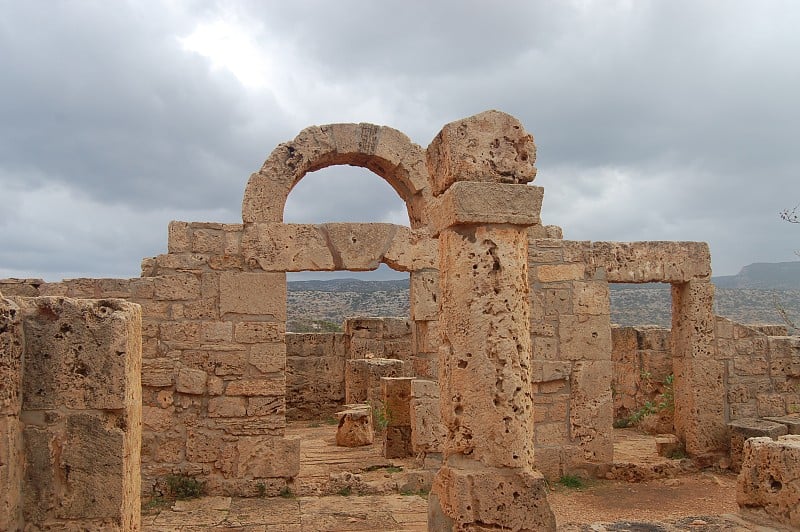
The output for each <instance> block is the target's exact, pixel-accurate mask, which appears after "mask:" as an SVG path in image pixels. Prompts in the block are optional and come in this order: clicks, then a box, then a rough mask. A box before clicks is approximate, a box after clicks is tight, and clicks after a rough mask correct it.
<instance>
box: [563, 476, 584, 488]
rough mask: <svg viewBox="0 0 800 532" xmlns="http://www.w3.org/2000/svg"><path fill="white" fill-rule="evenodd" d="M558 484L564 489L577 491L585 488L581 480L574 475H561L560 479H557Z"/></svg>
mask: <svg viewBox="0 0 800 532" xmlns="http://www.w3.org/2000/svg"><path fill="white" fill-rule="evenodd" d="M558 483H559V484H561V485H562V486H564V487H565V488H569V489H575V490H579V489H581V488H583V487H585V484H584V482H583V479H582V478H581V477H579V476H576V475H562V477H561V478H559V479H558Z"/></svg>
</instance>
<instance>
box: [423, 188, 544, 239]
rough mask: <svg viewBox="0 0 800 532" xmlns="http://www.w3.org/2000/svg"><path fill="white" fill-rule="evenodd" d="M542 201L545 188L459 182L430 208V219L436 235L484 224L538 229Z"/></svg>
mask: <svg viewBox="0 0 800 532" xmlns="http://www.w3.org/2000/svg"><path fill="white" fill-rule="evenodd" d="M543 197H544V189H543V188H542V187H534V186H527V185H506V184H502V183H476V182H474V181H459V182H458V183H454V184H453V186H451V187H450V188H449V189H448V190H447V191H446V192H445V193H444V194H442V196H441V197H440V198H438V199H437V200H435V201H434V202H433V203H432V204H431V206H430V213H429V217H430V218H431V222H432V223H433V226H434V228H435V229H436V230H437V231H441V230H443V229H446V228H448V227H452V226H456V225H465V224H481V223H507V224H513V225H522V226H531V225H537V224H539V223H540V222H541V219H540V212H541V209H542V198H543Z"/></svg>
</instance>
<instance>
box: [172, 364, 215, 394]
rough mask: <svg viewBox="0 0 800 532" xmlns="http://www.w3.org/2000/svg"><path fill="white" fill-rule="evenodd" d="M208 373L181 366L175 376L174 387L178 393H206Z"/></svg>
mask: <svg viewBox="0 0 800 532" xmlns="http://www.w3.org/2000/svg"><path fill="white" fill-rule="evenodd" d="M207 377H208V374H207V373H206V372H205V371H203V370H200V369H191V368H186V367H182V368H180V369H179V370H178V373H177V375H176V377H175V389H176V390H177V391H178V392H180V393H186V394H190V395H203V394H204V393H206V379H207Z"/></svg>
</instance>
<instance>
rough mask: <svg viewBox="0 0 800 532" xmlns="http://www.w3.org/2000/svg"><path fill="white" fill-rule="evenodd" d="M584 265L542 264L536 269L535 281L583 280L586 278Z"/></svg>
mask: <svg viewBox="0 0 800 532" xmlns="http://www.w3.org/2000/svg"><path fill="white" fill-rule="evenodd" d="M585 271H586V266H585V265H584V264H575V263H570V264H540V265H538V266H536V269H535V277H534V278H535V279H536V281H538V282H540V283H557V282H561V281H575V280H583V279H584V277H585V276H586V273H585Z"/></svg>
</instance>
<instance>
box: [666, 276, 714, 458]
mask: <svg viewBox="0 0 800 532" xmlns="http://www.w3.org/2000/svg"><path fill="white" fill-rule="evenodd" d="M671 338H672V357H673V368H674V370H675V381H674V382H675V390H674V397H675V429H676V430H677V433H678V437H679V438H681V439H682V440H683V441H684V443H685V445H686V451H687V452H688V453H689V454H690V455H691V456H693V457H703V456H704V455H711V456H713V455H714V454H716V453H720V452H722V451H724V450H725V449H726V447H727V429H726V426H725V405H724V397H725V386H724V382H723V380H724V364H723V361H722V360H720V359H719V358H718V357H717V350H716V346H715V344H714V285H713V284H711V283H710V282H709V281H708V279H699V280H692V281H689V282H686V283H681V284H673V285H672V335H671Z"/></svg>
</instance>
